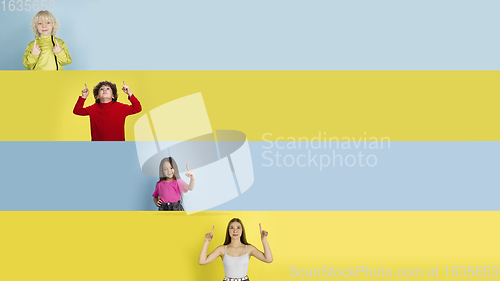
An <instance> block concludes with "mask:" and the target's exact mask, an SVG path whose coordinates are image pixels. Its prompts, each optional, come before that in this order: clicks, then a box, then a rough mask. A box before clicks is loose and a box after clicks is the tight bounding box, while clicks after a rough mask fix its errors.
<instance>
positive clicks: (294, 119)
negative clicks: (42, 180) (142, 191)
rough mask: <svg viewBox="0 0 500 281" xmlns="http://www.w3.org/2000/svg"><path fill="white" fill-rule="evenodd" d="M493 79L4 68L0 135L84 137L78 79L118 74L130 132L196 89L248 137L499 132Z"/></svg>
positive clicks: (219, 117)
mask: <svg viewBox="0 0 500 281" xmlns="http://www.w3.org/2000/svg"><path fill="white" fill-rule="evenodd" d="M499 78H500V72H499V71H64V72H51V71H46V72H34V71H33V72H29V71H3V72H2V75H1V83H0V93H2V103H3V105H4V106H3V110H2V111H1V113H0V114H1V115H0V118H1V119H2V134H1V140H3V141H85V140H90V125H89V120H88V117H80V116H75V115H73V113H72V110H73V106H74V104H75V102H76V100H77V98H78V96H79V95H80V94H81V90H82V89H83V88H84V83H87V85H89V88H90V89H92V88H93V86H95V85H96V84H97V83H98V82H99V81H101V80H111V81H113V82H115V83H117V85H118V87H119V88H121V85H122V81H123V80H125V81H126V82H127V85H128V86H130V88H131V90H132V92H133V93H134V94H136V96H137V97H138V99H139V100H140V101H141V103H142V105H143V112H141V113H140V114H138V115H134V116H129V117H128V118H127V121H126V139H127V140H129V141H131V140H134V134H133V126H134V123H135V121H136V120H137V119H138V118H139V117H140V116H141V115H142V114H145V113H146V112H148V111H150V110H151V109H153V108H155V107H157V106H160V105H162V104H164V103H167V102H169V101H172V100H174V99H177V98H180V97H183V96H187V95H191V94H194V93H197V92H202V94H203V98H204V100H205V104H206V107H207V112H208V115H209V117H210V121H211V125H212V128H213V129H232V130H239V131H242V132H244V133H246V134H247V136H248V139H249V140H251V141H262V140H263V138H262V136H263V134H265V133H271V134H272V136H267V137H266V139H268V140H273V139H276V138H278V137H284V138H285V140H287V139H286V138H295V140H298V138H299V137H305V138H308V139H309V140H311V139H312V138H313V137H316V138H317V137H318V135H319V134H323V135H322V136H323V137H324V136H326V137H327V138H330V137H338V138H342V137H349V138H355V139H356V140H359V138H360V137H361V138H364V137H367V138H370V137H373V138H376V139H377V140H381V138H382V137H388V138H390V140H392V141H448V140H451V141H498V140H500V131H499V130H497V123H498V120H499V117H500V111H499V110H498V105H499V104H500V95H499V94H498V91H499V90H498V81H499ZM119 92H120V95H121V96H120V98H119V101H120V102H124V103H128V101H127V99H126V95H125V94H124V93H123V92H121V91H119ZM92 103H93V98H92V96H91V97H90V98H89V100H87V102H86V106H89V105H91V104H92ZM186 118H189V109H186V113H185V115H184V116H172V118H171V119H169V120H165V122H166V123H168V124H169V125H172V127H173V128H174V127H176V126H182V124H183V120H185V119H186ZM288 140H292V139H288ZM341 140H342V139H341ZM367 140H370V139H367ZM371 140H374V139H371Z"/></svg>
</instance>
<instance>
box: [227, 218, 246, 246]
mask: <svg viewBox="0 0 500 281" xmlns="http://www.w3.org/2000/svg"><path fill="white" fill-rule="evenodd" d="M233 222H238V223H240V224H241V236H240V241H241V243H243V244H245V245H250V243H248V242H247V235H246V234H245V227H244V226H243V222H242V221H241V220H240V219H239V218H234V219H232V220H230V221H229V223H228V224H227V229H226V240H225V241H224V245H228V244H229V243H231V235H229V226H230V225H231V224H232V223H233Z"/></svg>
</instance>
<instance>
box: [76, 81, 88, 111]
mask: <svg viewBox="0 0 500 281" xmlns="http://www.w3.org/2000/svg"><path fill="white" fill-rule="evenodd" d="M88 96H89V88H87V84H85V89H83V90H82V96H80V97H78V101H76V104H75V108H73V113H74V114H76V115H81V116H86V115H89V113H88V111H87V109H85V108H83V104H84V103H85V99H87V97H88Z"/></svg>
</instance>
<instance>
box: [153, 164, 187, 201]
mask: <svg viewBox="0 0 500 281" xmlns="http://www.w3.org/2000/svg"><path fill="white" fill-rule="evenodd" d="M165 162H169V163H170V165H171V166H172V168H174V180H178V179H180V178H181V177H180V176H179V169H177V163H175V160H174V158H172V157H165V158H163V159H162V160H161V162H160V173H159V174H158V175H159V176H160V180H159V181H158V182H161V181H164V180H166V179H167V176H165V174H164V173H163V164H164V163H165ZM181 194H182V192H181Z"/></svg>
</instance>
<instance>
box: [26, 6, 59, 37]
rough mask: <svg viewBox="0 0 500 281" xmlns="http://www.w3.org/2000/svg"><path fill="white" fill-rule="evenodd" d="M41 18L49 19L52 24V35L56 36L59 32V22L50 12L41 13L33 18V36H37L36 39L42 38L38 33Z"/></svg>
mask: <svg viewBox="0 0 500 281" xmlns="http://www.w3.org/2000/svg"><path fill="white" fill-rule="evenodd" d="M40 18H42V19H48V20H49V21H50V22H52V35H56V33H57V30H58V29H59V22H58V21H57V20H56V17H54V15H53V14H52V13H51V12H49V11H40V12H38V13H36V15H35V16H34V17H33V19H32V20H31V31H33V35H35V37H39V36H40V32H38V29H37V28H36V26H37V24H38V20H39V19H40Z"/></svg>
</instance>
